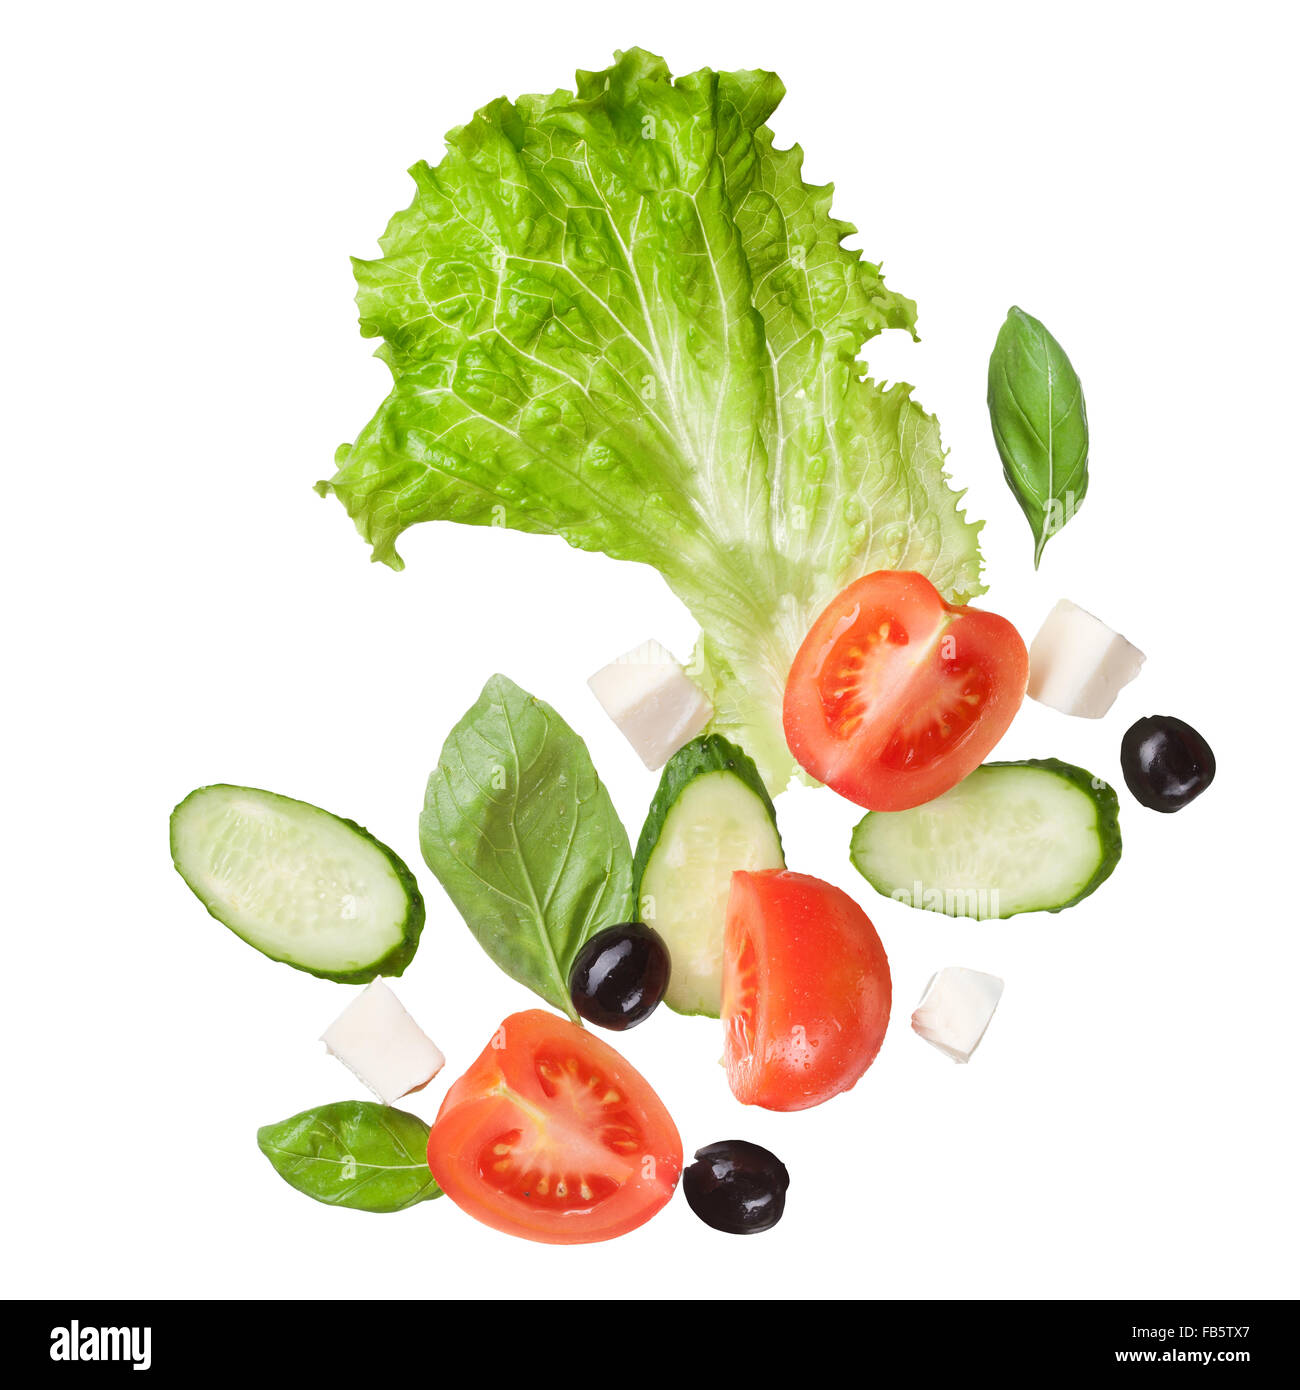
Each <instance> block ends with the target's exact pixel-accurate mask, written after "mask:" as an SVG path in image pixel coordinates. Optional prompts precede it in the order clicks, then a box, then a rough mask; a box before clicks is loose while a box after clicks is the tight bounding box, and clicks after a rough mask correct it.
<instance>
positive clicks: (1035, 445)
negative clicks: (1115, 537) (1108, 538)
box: [989, 306, 1088, 569]
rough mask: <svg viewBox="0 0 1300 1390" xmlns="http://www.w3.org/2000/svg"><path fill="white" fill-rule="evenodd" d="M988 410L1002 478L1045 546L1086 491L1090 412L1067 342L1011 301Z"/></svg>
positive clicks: (992, 365)
mask: <svg viewBox="0 0 1300 1390" xmlns="http://www.w3.org/2000/svg"><path fill="white" fill-rule="evenodd" d="M989 418H990V420H991V421H992V424H993V438H994V440H995V442H996V443H997V446H998V454H999V455H1000V456H1001V458H1002V470H1003V472H1004V473H1005V474H1006V479H1007V485H1008V486H1009V487H1010V488H1011V491H1012V492H1013V493H1014V494H1015V498H1016V501H1017V502H1019V503H1020V508H1021V510H1022V511H1023V512H1024V514H1025V516H1026V518H1028V521H1029V525H1030V527H1031V529H1032V530H1033V533H1034V568H1035V569H1037V568H1038V562H1039V561H1040V560H1041V559H1042V558H1043V547H1044V546H1045V545H1046V544H1047V542H1048V540H1049V539H1050V538H1051V537H1052V536H1054V535H1055V534H1056V533H1057V532H1058V531H1059V530H1060V529H1061V527H1062V526H1064V525H1065V523H1066V522H1067V521H1069V520H1070V518H1071V517H1072V516H1073V515H1074V514H1075V512H1076V511H1078V509H1079V506H1080V504H1081V503H1082V502H1083V499H1084V497H1085V496H1086V495H1087V492H1088V412H1087V408H1086V407H1085V405H1084V399H1083V387H1082V385H1081V384H1080V382H1079V374H1078V373H1077V372H1076V371H1075V370H1074V368H1073V367H1072V366H1071V365H1070V359H1069V358H1068V357H1067V356H1066V355H1065V349H1064V348H1063V347H1062V346H1061V345H1060V343H1058V342H1057V341H1056V339H1055V338H1053V337H1052V335H1051V334H1050V333H1049V332H1048V331H1047V329H1046V328H1045V327H1044V326H1043V325H1042V324H1041V323H1039V321H1038V320H1037V319H1036V318H1034V316H1033V315H1032V314H1027V313H1025V311H1024V310H1023V309H1019V308H1016V307H1015V306H1012V308H1011V310H1010V312H1009V313H1008V314H1007V321H1006V322H1005V323H1004V324H1003V325H1002V328H1001V331H1000V332H999V333H998V339H997V342H996V343H995V344H994V346H993V355H992V356H991V357H990V358H989Z"/></svg>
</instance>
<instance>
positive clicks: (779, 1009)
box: [722, 869, 891, 1110]
mask: <svg viewBox="0 0 1300 1390" xmlns="http://www.w3.org/2000/svg"><path fill="white" fill-rule="evenodd" d="M890 998H891V984H890V978H889V961H888V959H887V958H886V956H885V948H884V947H883V946H882V945H881V944H880V938H879V937H878V936H877V935H876V929H875V928H874V927H873V926H872V925H871V920H870V918H868V916H867V914H866V913H865V912H863V910H862V909H861V908H860V907H859V906H858V905H857V903H855V902H854V901H853V899H852V898H850V897H849V895H848V894H847V893H845V892H842V891H841V890H840V889H839V888H836V887H834V885H832V884H829V883H823V882H822V880H821V879H819V878H812V877H811V876H809V875H808V874H795V873H790V872H788V871H787V870H783V869H782V870H777V869H767V870H762V871H760V872H757V873H749V872H746V871H744V870H740V871H738V872H736V873H734V874H732V876H731V896H730V897H729V899H728V901H727V930H726V939H725V947H724V963H723V976H722V1026H723V1035H724V1054H723V1055H724V1060H725V1062H726V1064H727V1080H728V1081H729V1082H730V1084H731V1090H732V1093H733V1094H734V1095H735V1097H736V1099H737V1100H739V1101H741V1102H743V1103H744V1104H745V1105H761V1106H763V1107H764V1108H765V1109H767V1110H805V1109H807V1108H808V1107H809V1106H812V1105H820V1104H821V1103H822V1101H825V1100H829V1099H830V1098H831V1097H832V1096H837V1095H839V1094H840V1092H841V1091H847V1090H849V1088H850V1087H852V1086H853V1085H854V1084H855V1083H856V1082H857V1081H858V1080H859V1079H860V1078H861V1076H862V1074H863V1073H864V1072H865V1071H866V1070H867V1068H868V1067H869V1066H870V1065H871V1063H872V1062H873V1061H874V1060H875V1056H876V1053H877V1052H879V1051H880V1044H881V1043H882V1042H883V1041H884V1038H885V1029H886V1028H887V1027H888V1024H889V1005H890Z"/></svg>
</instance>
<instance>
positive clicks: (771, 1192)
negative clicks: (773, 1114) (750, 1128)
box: [682, 1139, 790, 1236]
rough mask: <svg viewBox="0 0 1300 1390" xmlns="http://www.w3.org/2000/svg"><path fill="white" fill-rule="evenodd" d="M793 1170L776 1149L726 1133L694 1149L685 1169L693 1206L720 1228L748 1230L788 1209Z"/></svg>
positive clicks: (762, 1225) (768, 1225) (707, 1222)
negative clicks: (787, 1192) (780, 1157)
mask: <svg viewBox="0 0 1300 1390" xmlns="http://www.w3.org/2000/svg"><path fill="white" fill-rule="evenodd" d="M789 1186H790V1174H789V1173H787V1172H786V1170H785V1164H784V1163H782V1162H781V1160H780V1159H779V1158H777V1156H776V1155H775V1154H774V1153H770V1152H769V1151H768V1150H767V1149H764V1148H762V1147H760V1146H759V1145H758V1144H751V1143H749V1142H748V1141H747V1140H744V1139H723V1140H722V1141H721V1142H720V1143H717V1144H709V1145H708V1146H707V1147H706V1148H703V1149H699V1150H697V1151H696V1154H695V1162H694V1163H692V1164H691V1166H690V1167H689V1168H687V1170H686V1171H685V1172H684V1173H683V1174H682V1191H683V1192H685V1194H686V1200H687V1202H689V1203H690V1207H691V1210H692V1211H693V1212H694V1213H695V1215H696V1216H698V1217H699V1218H700V1220H701V1221H703V1222H704V1224H705V1225H706V1226H712V1227H713V1229H714V1230H715V1231H726V1232H727V1233H728V1234H729V1235H734V1236H748V1235H753V1234H754V1233H755V1232H757V1231H767V1230H770V1229H771V1228H772V1227H773V1226H775V1225H776V1223H777V1222H778V1221H780V1219H781V1213H782V1212H783V1211H785V1190H786V1188H787V1187H789Z"/></svg>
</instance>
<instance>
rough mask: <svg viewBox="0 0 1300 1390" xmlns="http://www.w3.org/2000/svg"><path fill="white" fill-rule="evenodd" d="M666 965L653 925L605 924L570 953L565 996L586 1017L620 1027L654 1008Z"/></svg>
mask: <svg viewBox="0 0 1300 1390" xmlns="http://www.w3.org/2000/svg"><path fill="white" fill-rule="evenodd" d="M671 966H672V963H671V961H670V959H669V956H668V947H667V946H666V945H664V939H663V937H662V936H660V935H659V933H658V932H657V931H655V929H654V928H653V927H647V926H646V924H645V923H644V922H625V923H623V924H622V925H621V926H617V927H606V928H605V930H604V931H598V932H597V933H596V935H595V936H593V937H592V938H591V940H590V941H588V942H587V943H586V945H584V946H583V948H582V950H580V951H579V952H578V954H577V956H576V958H575V959H574V962H573V969H572V970H570V971H569V997H570V998H571V999H572V1000H573V1007H574V1008H575V1009H577V1011H578V1012H579V1013H580V1014H581V1015H582V1017H583V1018H585V1019H586V1020H587V1022H588V1023H594V1024H596V1025H597V1027H599V1028H614V1029H617V1030H618V1031H619V1032H622V1031H623V1030H624V1029H627V1028H635V1027H636V1025H637V1024H638V1023H640V1022H642V1020H643V1019H646V1018H649V1017H650V1015H651V1014H652V1013H654V1011H655V1009H656V1008H657V1007H658V1004H659V1001H660V1000H661V999H662V998H663V997H664V991H665V990H666V989H667V988H668V976H669V974H670V972H671Z"/></svg>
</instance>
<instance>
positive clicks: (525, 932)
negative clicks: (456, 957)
mask: <svg viewBox="0 0 1300 1390" xmlns="http://www.w3.org/2000/svg"><path fill="white" fill-rule="evenodd" d="M420 849H421V851H422V852H423V854H424V859H425V863H427V864H428V866H429V868H430V869H432V870H433V872H434V873H435V874H436V875H437V878H438V882H439V883H441V884H442V886H443V887H444V888H445V889H446V890H447V896H448V897H449V898H450V899H451V900H452V902H454V903H455V904H456V906H457V908H459V909H460V913H461V916H462V917H464V919H465V921H466V922H467V923H468V924H469V929H470V930H471V931H472V932H473V933H474V935H475V936H476V937H477V938H478V942H479V944H480V945H481V946H482V947H483V949H484V950H485V951H486V952H487V953H488V955H489V956H491V957H492V959H493V960H494V961H496V963H497V964H498V965H499V966H500V967H501V969H502V970H504V971H505V972H506V974H507V975H509V976H510V977H511V978H512V979H515V980H518V981H519V983H520V984H524V985H527V986H528V988H529V989H531V990H533V991H534V992H535V993H537V994H539V995H541V997H542V998H543V999H545V1000H546V1002H547V1003H548V1004H554V1005H555V1007H556V1008H557V1009H563V1010H564V1012H565V1013H566V1014H568V1015H569V1017H570V1018H572V1019H574V1020H575V1021H576V1020H577V1014H576V1013H575V1012H574V1009H573V1005H572V1003H571V1002H570V1000H569V986H568V979H569V968H570V966H572V964H573V958H574V956H576V955H577V953H578V950H579V948H580V947H581V946H582V944H583V942H584V941H586V940H587V938H588V937H589V936H591V935H592V933H593V932H597V931H599V930H600V929H601V928H602V927H608V926H612V925H613V924H614V923H616V922H623V921H627V920H629V918H630V917H631V916H632V852H631V849H630V847H629V845H628V839H627V831H625V830H624V829H623V825H622V822H621V821H620V820H619V818H618V814H617V812H616V811H615V810H614V806H613V803H612V802H611V801H610V799H609V793H608V792H607V791H606V790H605V788H604V786H603V785H602V783H601V781H600V778H599V777H597V776H596V769H595V768H594V767H593V766H592V763H591V758H590V756H589V755H588V753H587V746H586V744H584V743H583V741H582V740H581V739H580V738H579V737H578V735H577V734H575V733H574V732H573V730H572V729H570V728H569V726H568V725H567V724H566V723H565V722H564V720H563V719H561V718H560V716H559V715H558V714H556V712H555V711H554V710H553V709H552V708H551V707H550V706H549V705H547V704H544V703H543V702H542V701H541V700H538V699H536V698H534V697H533V696H532V695H529V694H528V692H527V691H525V690H521V689H520V688H519V687H518V686H517V685H515V683H514V682H513V681H511V680H508V679H507V678H506V677H505V676H493V677H492V678H491V680H489V681H488V683H487V684H486V685H485V686H484V687H483V693H482V694H481V695H480V696H479V698H478V701H477V702H476V703H475V704H474V706H473V707H472V708H471V709H470V710H469V712H468V713H467V714H466V715H465V717H464V718H463V719H462V720H461V721H460V723H459V724H457V725H456V727H455V728H454V729H453V730H452V731H451V733H450V735H449V736H448V738H447V742H446V743H445V744H444V745H443V749H442V755H441V757H440V758H439V759H438V766H437V767H436V768H434V770H433V772H432V773H431V774H430V776H429V786H428V790H427V791H426V793H425V798H424V812H423V814H422V815H421V816H420Z"/></svg>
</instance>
